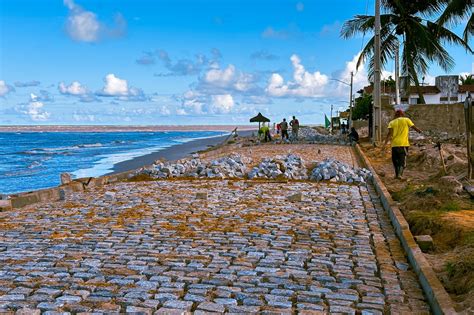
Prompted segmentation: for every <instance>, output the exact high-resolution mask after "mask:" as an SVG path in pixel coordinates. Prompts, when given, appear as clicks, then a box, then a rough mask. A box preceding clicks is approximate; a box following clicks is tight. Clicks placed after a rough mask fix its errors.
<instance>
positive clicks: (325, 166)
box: [310, 159, 372, 183]
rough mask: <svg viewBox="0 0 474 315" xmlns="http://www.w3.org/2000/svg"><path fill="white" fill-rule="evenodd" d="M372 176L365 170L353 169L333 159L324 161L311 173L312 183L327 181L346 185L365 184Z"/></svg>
mask: <svg viewBox="0 0 474 315" xmlns="http://www.w3.org/2000/svg"><path fill="white" fill-rule="evenodd" d="M371 176H372V174H371V173H370V171H369V170H368V169H365V168H353V167H351V166H349V165H347V164H345V163H342V162H339V161H337V160H334V159H325V160H324V161H323V162H320V163H318V165H317V166H316V167H315V168H314V169H313V170H312V171H311V176H310V179H311V180H314V181H322V180H329V181H334V182H346V183H365V182H367V180H368V179H370V177H371Z"/></svg>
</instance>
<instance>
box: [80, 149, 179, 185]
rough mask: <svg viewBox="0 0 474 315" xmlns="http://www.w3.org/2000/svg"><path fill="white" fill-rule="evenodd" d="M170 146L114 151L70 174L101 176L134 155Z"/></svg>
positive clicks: (134, 156)
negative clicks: (92, 164)
mask: <svg viewBox="0 0 474 315" xmlns="http://www.w3.org/2000/svg"><path fill="white" fill-rule="evenodd" d="M168 147H170V145H162V146H155V147H149V148H143V149H138V150H133V151H127V152H120V153H114V154H112V155H101V156H99V157H101V159H100V160H99V161H97V162H95V164H94V166H92V167H89V168H83V169H80V170H77V171H74V172H72V173H71V174H72V175H73V176H74V177H75V178H81V177H97V176H102V175H105V174H107V173H110V172H112V171H113V168H114V165H115V164H117V163H120V162H124V161H129V160H132V159H134V158H136V157H139V156H143V155H147V154H150V153H152V152H156V151H158V150H162V149H165V148H168Z"/></svg>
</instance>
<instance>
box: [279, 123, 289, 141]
mask: <svg viewBox="0 0 474 315" xmlns="http://www.w3.org/2000/svg"><path fill="white" fill-rule="evenodd" d="M280 129H281V139H282V140H283V139H285V138H286V139H288V123H287V122H286V118H283V121H282V122H281V123H280Z"/></svg>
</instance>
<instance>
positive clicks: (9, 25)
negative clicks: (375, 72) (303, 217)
mask: <svg viewBox="0 0 474 315" xmlns="http://www.w3.org/2000/svg"><path fill="white" fill-rule="evenodd" d="M373 6H374V1H373V0H358V1H349V0H313V1H304V0H302V1H289V0H278V1H270V0H253V1H249V0H240V1H235V0H226V1H222V0H207V1H205V0H193V1H191V0H187V1H181V0H167V1H164V0H157V1H151V0H121V1H116V0H65V1H63V0H0V45H1V50H0V113H1V115H0V124H6V125H11V124H242V123H247V122H248V118H249V117H251V116H253V115H254V114H256V113H257V112H259V111H261V112H262V113H264V114H265V115H268V116H269V117H270V118H271V119H272V120H273V121H275V120H280V119H281V118H283V117H289V116H290V115H297V116H298V117H299V118H300V121H301V122H302V123H322V122H323V121H324V113H326V114H328V115H329V111H330V105H331V104H333V105H334V108H335V111H337V110H342V109H344V107H347V106H348V102H347V100H348V99H349V89H348V87H347V86H346V85H344V84H341V83H338V82H337V81H334V80H331V79H333V78H335V79H339V80H342V81H348V80H349V73H350V71H351V70H355V58H356V56H357V54H358V53H359V51H360V50H361V47H362V45H363V43H365V42H366V41H367V37H362V36H359V37H356V38H354V39H350V40H343V39H341V38H340V37H339V31H340V28H341V25H342V23H343V22H344V21H345V20H347V19H350V18H351V17H353V16H354V15H356V14H365V13H366V10H367V9H368V13H369V14H371V13H372V12H373V9H374V8H373ZM459 29H460V28H458V29H456V31H457V32H458V33H460V31H459ZM449 51H450V53H451V54H452V56H453V57H454V58H455V60H456V66H455V68H454V69H453V71H452V72H451V73H454V74H459V73H466V72H471V71H473V69H472V67H473V65H472V64H473V56H472V55H468V54H466V53H465V51H464V50H463V49H461V48H455V47H450V48H449ZM385 70H386V73H385V75H388V73H389V72H393V65H392V64H390V65H388V66H387V69H385ZM441 74H444V72H443V71H441V70H440V69H439V68H438V67H436V66H433V67H431V69H430V76H428V79H427V81H433V78H434V77H435V76H436V75H441ZM354 82H355V88H356V90H357V89H358V88H361V87H362V86H364V85H365V84H367V79H366V71H365V69H363V68H362V69H359V70H358V71H357V73H356V76H355V80H354Z"/></svg>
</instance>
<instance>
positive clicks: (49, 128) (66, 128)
mask: <svg viewBox="0 0 474 315" xmlns="http://www.w3.org/2000/svg"><path fill="white" fill-rule="evenodd" d="M235 127H237V128H238V129H237V130H255V129H257V126H256V125H253V126H252V125H155V126H116V125H102V126H101V125H77V126H72V125H36V126H24V125H22V126H0V132H156V131H229V132H230V131H232V130H234V128H235Z"/></svg>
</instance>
